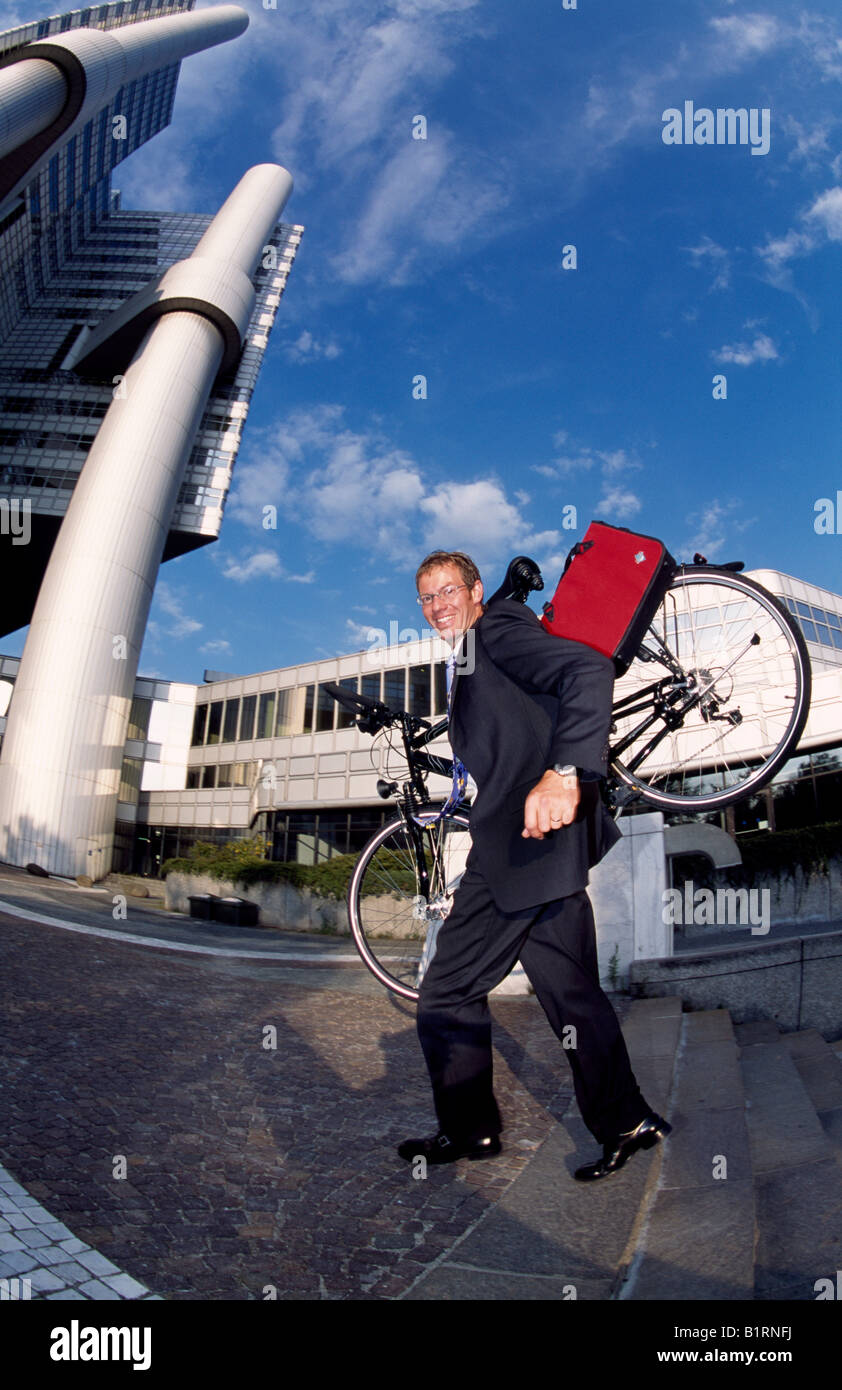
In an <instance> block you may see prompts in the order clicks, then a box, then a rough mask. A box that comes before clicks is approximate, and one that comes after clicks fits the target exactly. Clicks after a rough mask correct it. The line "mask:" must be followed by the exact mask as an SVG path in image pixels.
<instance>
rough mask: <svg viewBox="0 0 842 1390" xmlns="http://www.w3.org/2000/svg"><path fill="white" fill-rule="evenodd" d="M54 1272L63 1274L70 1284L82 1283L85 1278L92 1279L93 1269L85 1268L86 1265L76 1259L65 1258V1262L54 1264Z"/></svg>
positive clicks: (63, 1277)
mask: <svg viewBox="0 0 842 1390" xmlns="http://www.w3.org/2000/svg"><path fill="white" fill-rule="evenodd" d="M53 1270H54V1273H56V1274H59V1275H61V1277H62V1279H66V1280H67V1282H68V1284H80V1283H81V1282H82V1281H83V1280H85V1279H90V1277H91V1271H90V1270H89V1269H85V1266H84V1265H80V1264H77V1263H76V1261H75V1260H65V1261H64V1263H63V1264H58V1265H54V1266H53Z"/></svg>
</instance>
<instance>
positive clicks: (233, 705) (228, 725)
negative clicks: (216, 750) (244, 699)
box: [222, 698, 240, 743]
mask: <svg viewBox="0 0 842 1390" xmlns="http://www.w3.org/2000/svg"><path fill="white" fill-rule="evenodd" d="M239 714H240V701H239V698H237V699H236V700H226V701H225V721H224V723H223V726H222V742H223V743H236V741H237V720H238V718H239Z"/></svg>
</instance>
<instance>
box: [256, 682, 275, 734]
mask: <svg viewBox="0 0 842 1390" xmlns="http://www.w3.org/2000/svg"><path fill="white" fill-rule="evenodd" d="M274 732H275V692H274V691H272V692H271V694H266V695H261V697H260V705H259V708H258V712H257V733H256V735H255V737H256V738H272V737H273V735H274Z"/></svg>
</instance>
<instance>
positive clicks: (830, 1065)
mask: <svg viewBox="0 0 842 1390" xmlns="http://www.w3.org/2000/svg"><path fill="white" fill-rule="evenodd" d="M783 1042H784V1046H785V1047H786V1048H787V1049H788V1051H789V1055H790V1057H791V1058H792V1060H793V1062H794V1063H795V1065H796V1067H797V1068H798V1074H799V1076H800V1077H801V1080H802V1081H803V1083H804V1087H805V1089H806V1091H807V1094H808V1095H809V1097H810V1100H811V1101H812V1102H813V1105H814V1106H815V1107H816V1113H817V1114H818V1117H819V1119H820V1120H821V1122H822V1126H823V1128H824V1132H825V1134H826V1135H827V1137H828V1138H829V1139H830V1141H831V1143H833V1144H834V1145H835V1147H836V1150H837V1153H842V1069H840V1066H839V1058H838V1057H837V1056H836V1055H835V1054H834V1051H833V1048H832V1045H830V1044H828V1043H826V1042H825V1040H824V1038H823V1037H822V1035H821V1033H819V1032H818V1030H817V1029H816V1028H806V1029H804V1030H803V1031H802V1032H800V1033H784V1034H783Z"/></svg>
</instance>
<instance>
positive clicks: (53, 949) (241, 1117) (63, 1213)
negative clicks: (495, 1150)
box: [0, 870, 669, 1301]
mask: <svg viewBox="0 0 842 1390" xmlns="http://www.w3.org/2000/svg"><path fill="white" fill-rule="evenodd" d="M0 873H2V870H0ZM74 910H75V907H74ZM108 921H109V925H110V926H111V925H113V923H111V921H110V913H109V915H108ZM0 944H2V951H3V972H4V986H5V987H7V988H8V990H9V993H10V995H11V997H13V998H14V999H15V1000H16V1001H17V1002H18V1004H19V1009H18V1011H17V1012H15V1013H14V1014H13V1015H12V1016H11V1018H10V1020H9V1027H8V1030H7V1033H6V1034H5V1035H4V1053H3V1055H0V1083H2V1084H3V1087H4V1104H6V1105H7V1113H8V1114H11V1115H13V1116H14V1117H15V1125H14V1127H13V1130H12V1132H10V1133H6V1134H4V1143H5V1144H6V1152H7V1153H9V1155H10V1158H11V1156H12V1154H13V1153H14V1154H16V1155H19V1161H20V1162H21V1163H23V1162H24V1161H25V1169H26V1184H27V1187H31V1192H32V1194H37V1198H38V1201H39V1202H40V1204H41V1206H40V1208H39V1206H37V1205H34V1204H31V1203H30V1204H29V1205H28V1206H27V1208H26V1210H27V1213H31V1214H33V1215H30V1216H28V1218H27V1219H29V1220H30V1222H31V1223H32V1225H33V1227H37V1228H38V1230H39V1231H40V1232H41V1233H42V1234H44V1235H46V1236H47V1237H48V1238H49V1239H50V1240H52V1241H55V1242H56V1245H55V1247H51V1246H46V1245H45V1246H43V1247H41V1248H40V1249H39V1250H38V1251H37V1252H34V1253H35V1258H36V1264H35V1266H34V1267H37V1268H47V1269H48V1271H49V1272H50V1273H52V1274H53V1275H54V1277H56V1278H57V1279H66V1280H68V1282H69V1283H70V1284H75V1285H76V1286H77V1287H75V1288H71V1287H68V1288H66V1289H62V1290H53V1291H52V1292H50V1293H47V1294H46V1295H44V1294H41V1296H42V1297H43V1296H46V1297H47V1298H54V1297H56V1296H57V1295H63V1296H64V1297H66V1298H67V1299H69V1300H70V1299H72V1300H74V1301H77V1300H81V1299H84V1297H85V1294H84V1293H83V1292H81V1290H82V1289H87V1288H88V1287H92V1286H93V1285H94V1284H97V1283H98V1284H102V1285H103V1286H105V1287H108V1288H110V1289H111V1292H112V1294H117V1295H119V1296H122V1297H126V1298H132V1297H133V1298H143V1299H145V1298H147V1297H149V1296H150V1295H149V1293H148V1290H149V1289H150V1288H154V1289H155V1291H156V1292H155V1295H154V1296H155V1297H156V1298H167V1297H179V1298H196V1297H208V1298H215V1299H241V1298H249V1299H251V1298H255V1297H257V1298H260V1297H262V1293H261V1290H262V1288H263V1286H264V1285H268V1284H275V1285H276V1286H277V1289H278V1296H279V1298H282V1299H296V1298H304V1299H311V1298H316V1299H318V1298H324V1297H327V1298H338V1299H351V1300H357V1299H366V1300H367V1299H375V1300H377V1299H378V1298H381V1297H388V1298H394V1297H397V1296H399V1295H400V1293H401V1291H404V1290H406V1289H408V1288H409V1287H410V1285H411V1284H412V1283H413V1282H414V1281H415V1280H416V1279H417V1278H418V1277H419V1275H421V1274H423V1273H424V1272H425V1271H427V1270H428V1269H429V1266H430V1265H431V1264H434V1263H435V1261H436V1259H437V1258H438V1257H439V1256H440V1254H441V1252H442V1251H443V1250H447V1249H449V1248H450V1247H451V1246H452V1245H453V1243H454V1242H455V1241H457V1240H459V1238H460V1237H461V1236H463V1235H464V1234H465V1233H466V1232H467V1231H468V1230H469V1229H471V1227H473V1226H475V1225H476V1223H477V1222H478V1221H480V1222H482V1220H484V1218H485V1215H486V1213H488V1212H489V1211H494V1210H495V1209H496V1208H498V1207H499V1204H500V1203H501V1201H502V1200H503V1199H504V1198H505V1196H506V1194H507V1192H509V1191H510V1190H511V1188H512V1185H513V1184H515V1185H516V1184H517V1182H518V1181H520V1179H521V1177H522V1176H524V1175H528V1173H529V1171H530V1169H531V1167H532V1164H533V1163H534V1161H535V1158H536V1157H539V1156H540V1154H541V1152H542V1147H541V1146H542V1145H543V1144H544V1142H545V1141H546V1139H547V1137H548V1136H550V1135H553V1134H556V1133H557V1132H559V1131H558V1125H559V1119H560V1116H562V1115H563V1114H564V1113H565V1110H566V1108H567V1106H568V1104H569V1101H570V1098H571V1096H572V1076H571V1073H570V1070H569V1066H568V1065H567V1060H566V1058H565V1057H564V1056H563V1054H560V1050H559V1047H558V1042H557V1040H556V1039H555V1037H554V1036H553V1034H552V1032H551V1030H550V1028H549V1025H548V1024H547V1022H546V1020H545V1018H544V1016H543V1014H542V1013H541V1010H540V1008H539V1006H538V1005H537V1003H536V1001H535V1000H534V999H531V998H513V999H506V1000H500V1001H499V1002H495V1003H494V1004H493V1006H492V1011H493V1014H494V1018H495V1085H496V1088H497V1091H498V1096H499V1099H500V1103H501V1107H502V1109H503V1112H504V1116H505V1122H506V1133H505V1135H504V1143H505V1145H506V1151H505V1154H504V1156H503V1162H502V1163H501V1164H500V1165H499V1167H498V1168H497V1169H496V1171H495V1173H494V1175H492V1174H486V1175H485V1176H483V1175H482V1174H481V1173H480V1172H479V1169H480V1168H481V1167H482V1165H469V1164H458V1165H454V1168H455V1169H457V1170H463V1171H441V1170H439V1171H435V1172H431V1173H430V1175H429V1177H428V1179H427V1181H425V1182H413V1181H412V1180H411V1178H410V1176H409V1175H408V1173H407V1171H406V1165H403V1164H401V1163H400V1162H399V1160H397V1158H396V1155H395V1152H394V1150H395V1146H396V1145H397V1143H398V1142H400V1141H401V1140H402V1139H403V1138H404V1137H405V1135H406V1134H412V1133H419V1134H424V1133H428V1132H429V1131H430V1130H431V1128H432V1126H433V1124H434V1117H433V1112H432V1105H431V1099H430V1094H429V1083H428V1079H427V1075H426V1068H425V1066H424V1062H423V1057H422V1055H421V1053H420V1049H419V1047H418V1042H417V1036H416V1033H415V1026H414V1017H413V1014H412V1011H411V1010H409V1009H406V1010H404V1009H403V1008H402V1007H401V1006H396V1005H395V1003H394V1002H393V1001H392V1000H391V999H390V998H389V997H388V996H386V995H385V994H384V992H383V991H382V990H381V989H380V987H379V986H377V985H376V982H374V981H373V980H372V981H371V984H370V985H369V984H368V982H367V980H366V978H365V976H364V975H363V973H362V972H361V971H357V970H356V969H355V968H354V967H349V968H348V971H347V973H346V974H345V975H343V987H342V988H336V987H325V985H324V983H323V982H324V980H325V979H326V978H327V977H326V976H325V975H324V974H322V975H321V976H319V981H318V983H316V981H315V978H314V977H316V976H318V975H319V972H318V971H317V970H315V969H310V970H304V969H302V971H301V972H300V978H299V977H296V978H295V979H293V980H290V979H288V978H287V976H286V975H285V974H283V973H282V972H280V971H278V970H276V968H275V967H274V966H273V965H271V964H267V965H261V966H260V968H257V967H255V966H252V965H250V964H248V963H244V962H231V963H229V962H219V961H213V962H207V961H204V960H201V959H197V958H192V957H191V958H189V959H186V958H180V957H177V956H174V955H169V954H167V953H163V952H154V953H153V952H149V953H144V952H140V951H138V949H137V948H136V947H133V946H124V945H122V944H121V943H119V942H111V941H108V942H105V941H102V940H97V941H94V940H92V939H90V938H83V937H78V936H75V937H73V938H72V939H70V938H69V937H68V936H67V935H66V934H63V933H61V932H59V931H52V930H49V929H46V928H44V929H43V930H41V929H39V932H38V933H36V934H33V932H32V930H31V928H30V927H28V926H27V924H26V923H21V922H20V921H16V922H10V921H8V920H4V919H3V917H2V912H0ZM316 944H317V945H319V947H320V948H321V943H320V942H317V943H316ZM351 978H353V979H354V980H355V981H358V982H359V985H360V987H359V988H354V989H353V990H351V989H348V988H345V987H344V981H345V980H346V979H351ZM646 1003H647V1004H654V1005H655V1006H656V1007H657V1008H659V1009H660V1008H667V1007H669V1006H668V1005H667V1004H666V1001H646ZM617 1007H618V1009H619V1011H620V1012H621V1014H622V1013H623V1012H624V1011H625V1013H628V1008H629V1001H627V1000H622V999H621V1000H619V1001H618V1004H617ZM70 1013H72V1018H73V1026H74V1036H75V1038H76V1040H77V1046H76V1047H74V1048H73V1049H68V1048H67V1046H66V1036H65V1028H66V1022H67V1018H68V1016H69V1014H70ZM267 1020H270V1021H272V1022H273V1023H274V1024H275V1026H277V1027H278V1034H279V1037H278V1041H279V1046H278V1049H277V1052H276V1053H273V1054H267V1053H266V1052H265V1051H264V1050H263V1049H262V1048H261V1047H260V1038H261V1029H262V1027H263V1026H264V1024H265V1023H266V1021H267ZM640 1037H641V1039H642V1040H643V1051H642V1053H641V1060H642V1061H643V1062H646V1061H651V1062H652V1063H653V1064H657V1063H659V1062H660V1059H661V1058H662V1057H663V1056H664V1052H663V1047H662V1046H661V1045H660V1044H656V1043H654V1042H653V1037H654V1034H653V1032H652V1030H651V1028H650V1029H649V1030H648V1031H647V1030H645V1029H644V1030H642V1031H641V1032H640ZM644 1053H646V1055H645V1056H644ZM162 1055H165V1056H166V1057H167V1058H168V1059H169V1060H168V1066H167V1067H166V1068H163V1069H162V1068H161V1066H160V1062H159V1058H160V1057H161V1056H162ZM7 1058H13V1059H16V1061H22V1062H24V1063H25V1066H23V1067H19V1066H15V1067H14V1068H13V1067H9V1066H8V1065H7V1061H6V1059H7ZM106 1058H107V1066H105V1065H104V1064H103V1062H104V1059H106ZM662 1074H663V1079H664V1081H666V1080H667V1074H666V1072H663V1073H662ZM574 1143H575V1144H579V1143H580V1140H579V1139H578V1137H577V1138H575V1139H574ZM585 1145H586V1149H587V1153H588V1155H589V1156H590V1155H592V1154H593V1152H594V1151H595V1150H594V1145H593V1141H592V1140H591V1139H590V1138H589V1137H588V1138H587V1140H586V1141H585ZM116 1153H125V1154H126V1155H127V1158H128V1169H129V1178H128V1179H127V1180H125V1181H119V1182H118V1181H115V1180H114V1178H113V1177H112V1171H113V1170H112V1164H111V1156H112V1155H113V1154H116ZM647 1161H648V1160H647ZM621 1176H622V1175H621ZM564 1181H565V1182H567V1183H569V1182H570V1176H569V1172H568V1173H567V1174H566V1176H565V1177H564ZM618 1181H619V1179H618ZM337 1183H339V1184H340V1186H339V1188H338V1189H337ZM27 1187H24V1186H20V1190H19V1191H18V1192H16V1193H15V1194H14V1195H15V1196H22V1195H26V1191H27ZM571 1187H572V1184H571ZM577 1188H578V1185H577ZM2 1190H3V1191H6V1189H2ZM547 1190H549V1179H547ZM579 1198H580V1200H581V1198H582V1194H581V1193H580V1194H579ZM627 1199H628V1194H627V1197H626V1200H627ZM616 1200H617V1201H618V1205H622V1202H620V1199H616ZM17 1210H20V1208H19V1207H18V1208H17ZM42 1212H43V1215H44V1216H45V1217H46V1218H47V1219H42V1220H37V1221H36V1220H35V1219H34V1215H35V1214H38V1215H40V1214H41V1213H42ZM409 1223H415V1224H414V1225H410V1224H409ZM586 1224H587V1222H586V1218H584V1217H583V1220H582V1229H584V1227H585V1226H586ZM256 1231H262V1232H264V1234H260V1235H258V1234H255V1232H256ZM416 1241H417V1244H416ZM376 1242H379V1244H380V1246H381V1248H375V1243H376ZM83 1253H89V1254H91V1255H94V1254H98V1255H100V1256H101V1257H103V1259H104V1260H105V1261H106V1262H108V1263H107V1265H106V1266H105V1267H106V1268H108V1269H114V1270H115V1271H117V1272H115V1273H114V1274H113V1275H110V1274H104V1273H102V1272H101V1269H102V1267H100V1266H98V1265H97V1267H93V1266H91V1267H89V1268H85V1267H84V1265H85V1264H86V1263H87V1264H89V1265H90V1261H83V1260H82V1259H81V1258H77V1257H80V1256H81V1255H82V1254H83ZM0 1258H2V1256H0ZM261 1265H263V1266H264V1268H265V1273H264V1272H263V1270H262V1269H261ZM92 1276H94V1277H93V1278H92ZM551 1277H552V1276H551ZM581 1277H586V1271H584V1270H583V1271H582V1274H581ZM386 1280H389V1281H391V1282H390V1283H389V1286H388V1287H389V1292H388V1294H385V1295H384V1294H380V1293H378V1292H377V1287H378V1284H379V1283H381V1282H383V1283H384V1286H385V1281H386ZM115 1281H116V1282H115ZM539 1282H540V1277H539ZM523 1287H524V1288H525V1287H526V1285H524V1286H523ZM536 1287H537V1285H536ZM546 1287H549V1286H546ZM525 1296H529V1297H537V1295H533V1294H531V1293H530V1294H529V1295H525Z"/></svg>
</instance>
